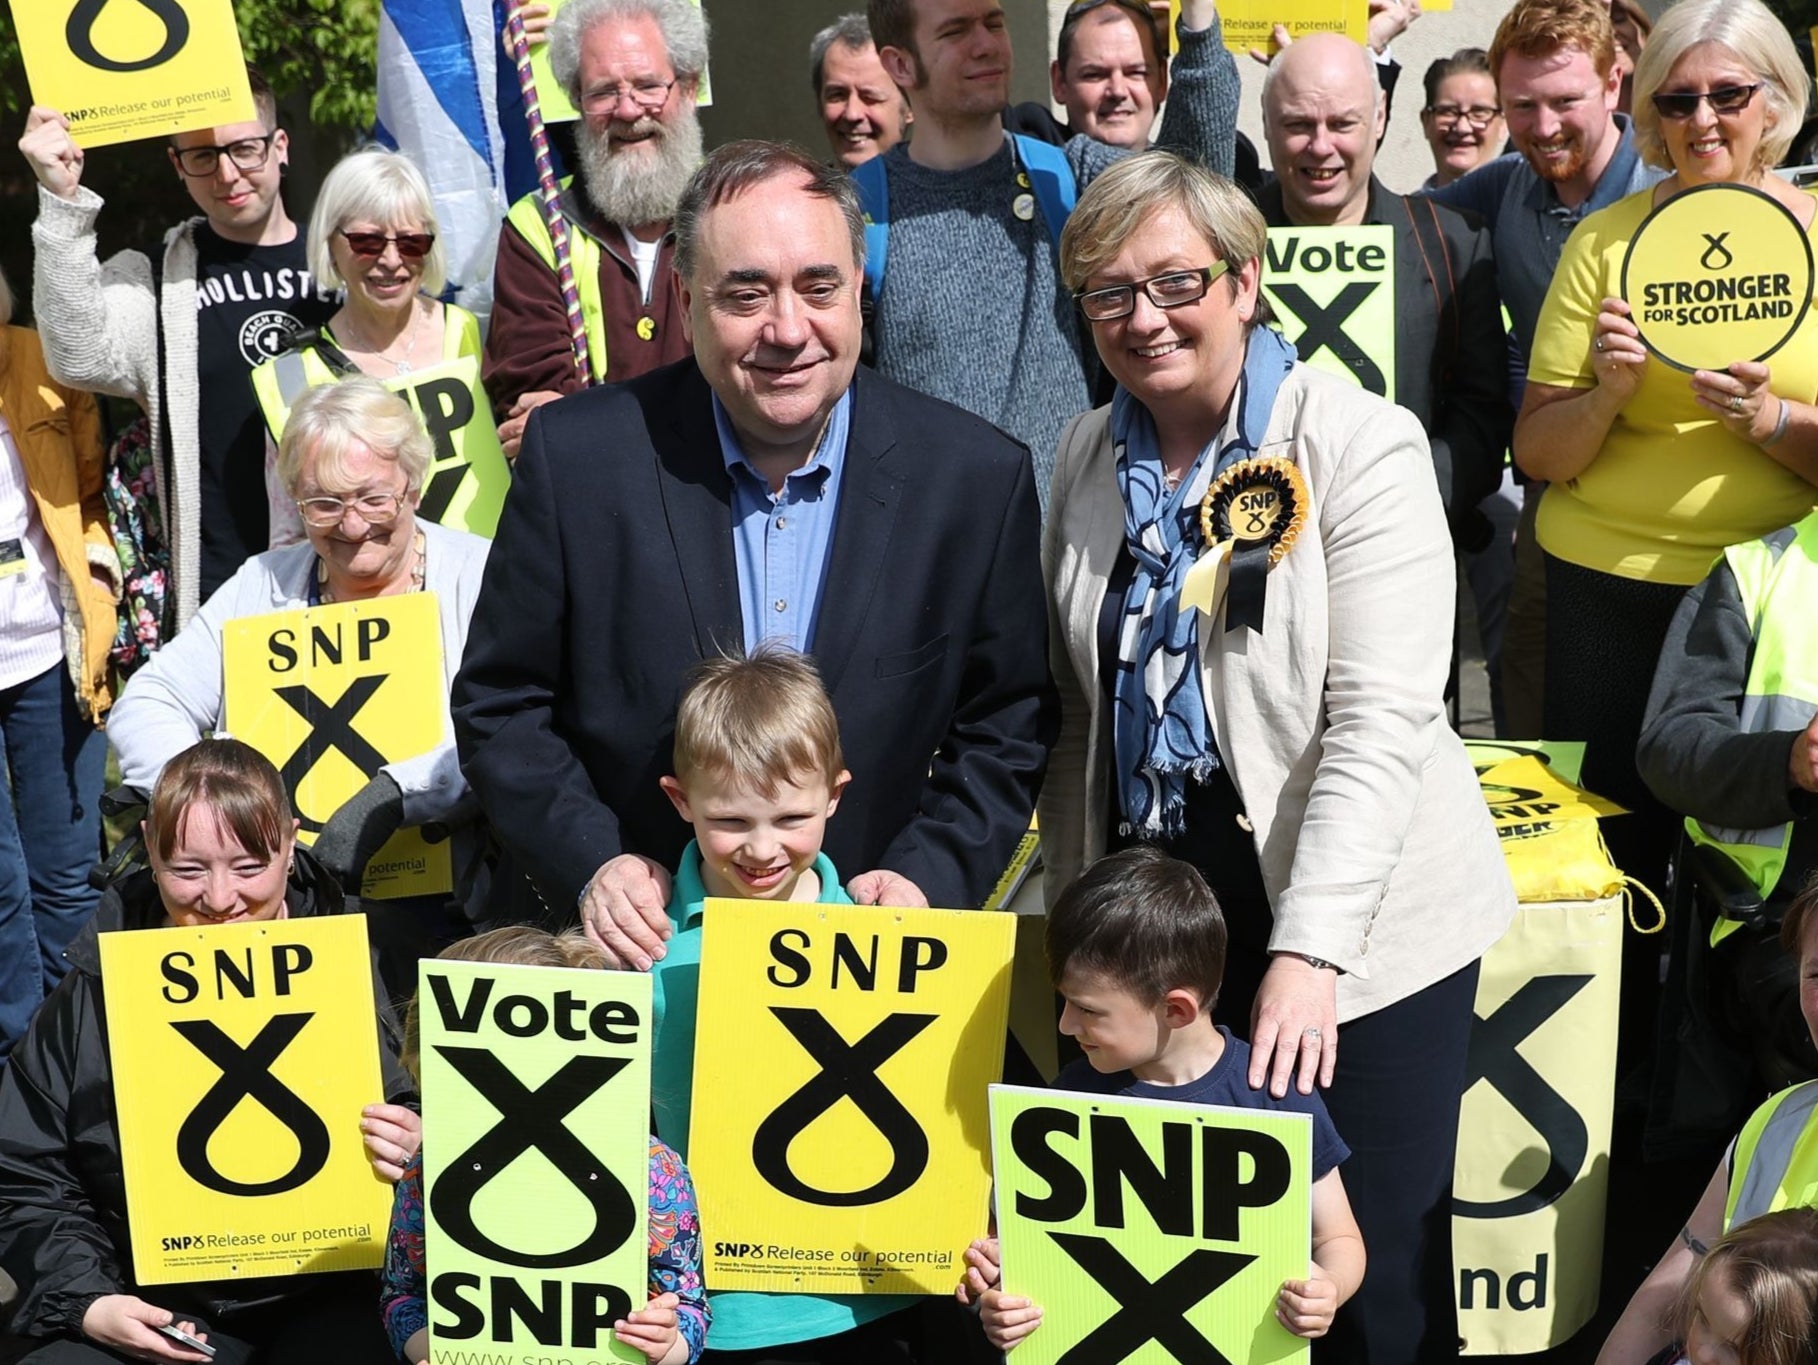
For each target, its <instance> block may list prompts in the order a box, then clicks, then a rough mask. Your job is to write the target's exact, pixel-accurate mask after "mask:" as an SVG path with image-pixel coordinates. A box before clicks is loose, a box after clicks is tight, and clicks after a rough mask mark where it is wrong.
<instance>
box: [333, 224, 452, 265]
mask: <svg viewBox="0 0 1818 1365" xmlns="http://www.w3.org/2000/svg"><path fill="white" fill-rule="evenodd" d="M340 232H341V237H342V239H343V240H344V241H345V242H346V243H347V249H348V250H349V251H351V252H353V254H354V255H356V256H362V257H378V256H383V255H384V254H385V247H386V244H387V243H390V244H391V245H392V246H395V247H397V249H398V255H399V256H401V257H403V258H404V259H405V260H407V261H420V260H422V259H423V258H424V257H425V256H427V255H428V254H429V249H430V248H431V247H432V246H434V245H435V244H436V235H435V233H433V232H399V233H395V234H392V235H390V236H388V235H386V234H385V233H383V232H349V231H347V230H346V229H345V228H342V229H340Z"/></svg>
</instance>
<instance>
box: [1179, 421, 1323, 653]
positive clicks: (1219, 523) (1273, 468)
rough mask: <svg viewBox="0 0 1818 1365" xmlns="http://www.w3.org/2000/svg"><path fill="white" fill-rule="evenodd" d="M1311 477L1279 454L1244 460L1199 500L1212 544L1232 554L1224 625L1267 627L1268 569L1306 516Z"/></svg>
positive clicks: (1201, 525)
mask: <svg viewBox="0 0 1818 1365" xmlns="http://www.w3.org/2000/svg"><path fill="white" fill-rule="evenodd" d="M1308 501H1309V499H1308V494H1307V482H1306V480H1305V479H1304V478H1302V477H1301V472H1300V469H1299V468H1298V467H1297V466H1296V465H1295V463H1294V462H1293V461H1292V460H1286V459H1282V458H1281V457H1280V456H1270V457H1268V458H1266V459H1253V460H1239V461H1238V462H1237V463H1236V464H1234V465H1232V466H1231V467H1230V468H1229V469H1227V470H1225V472H1224V473H1222V474H1220V475H1219V476H1218V477H1217V478H1216V479H1214V480H1213V481H1212V486H1211V487H1210V488H1208V489H1207V490H1206V496H1205V500H1204V501H1203V502H1201V503H1200V505H1199V528H1200V531H1201V533H1202V534H1203V535H1204V537H1205V543H1206V545H1207V546H1208V547H1217V549H1218V553H1220V554H1228V555H1229V556H1230V570H1229V573H1230V581H1229V586H1228V587H1227V588H1226V590H1225V629H1226V630H1235V629H1236V628H1237V627H1239V626H1248V627H1249V628H1250V629H1251V630H1255V631H1260V630H1261V629H1262V627H1263V602H1264V598H1265V596H1266V594H1267V589H1268V579H1269V570H1270V569H1272V568H1274V567H1275V566H1276V565H1277V564H1279V563H1281V561H1282V560H1283V558H1285V557H1286V555H1287V553H1288V551H1289V550H1292V549H1293V548H1294V542H1295V540H1296V539H1298V538H1299V536H1300V530H1301V527H1302V526H1304V525H1305V524H1306V520H1307V503H1308Z"/></svg>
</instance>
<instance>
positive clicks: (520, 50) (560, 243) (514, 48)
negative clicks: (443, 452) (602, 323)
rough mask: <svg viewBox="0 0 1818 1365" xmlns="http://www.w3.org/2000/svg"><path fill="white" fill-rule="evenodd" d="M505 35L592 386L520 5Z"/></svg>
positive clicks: (567, 306)
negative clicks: (509, 44) (516, 69)
mask: <svg viewBox="0 0 1818 1365" xmlns="http://www.w3.org/2000/svg"><path fill="white" fill-rule="evenodd" d="M505 36H506V38H507V40H508V41H509V42H510V43H511V57H512V60H513V61H514V62H515V63H516V64H517V68H518V88H519V89H520V90H522V91H523V92H524V120H525V122H527V123H528V124H529V125H530V148H531V151H532V152H533V153H534V154H535V156H536V163H537V199H538V200H539V202H540V203H541V204H542V206H543V221H544V222H546V223H547V224H548V225H549V241H550V244H551V245H552V246H553V247H554V248H555V259H556V282H557V283H558V284H559V285H560V286H561V289H562V307H563V309H564V310H565V311H566V312H567V314H568V340H569V343H570V345H572V346H573V348H574V367H575V369H576V370H578V371H579V372H580V375H581V382H582V383H583V384H591V383H593V369H592V365H591V363H590V361H589V358H588V354H587V319H586V318H585V317H584V316H583V315H582V313H581V293H580V290H578V289H576V288H575V283H574V261H573V253H572V252H571V251H570V250H569V246H568V217H567V215H566V214H564V213H563V212H562V205H561V193H562V189H561V186H560V185H558V184H557V183H556V177H555V167H554V165H553V164H552V163H551V162H550V159H549V134H548V133H547V132H545V131H544V128H543V111H542V107H541V106H540V105H539V104H538V103H537V82H536V77H535V76H534V75H532V74H531V70H530V43H529V40H528V39H526V38H525V36H524V21H523V20H522V19H521V18H519V17H518V10H517V6H516V5H515V4H514V5H511V6H510V7H509V8H507V9H506V11H505Z"/></svg>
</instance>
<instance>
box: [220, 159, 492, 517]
mask: <svg viewBox="0 0 1818 1365" xmlns="http://www.w3.org/2000/svg"><path fill="white" fill-rule="evenodd" d="M309 268H310V271H311V273H312V274H314V275H315V277H316V279H317V280H318V281H320V282H321V283H322V284H323V285H325V286H326V287H328V288H331V289H344V290H346V300H345V302H343V303H342V305H341V308H340V311H339V312H337V313H336V314H335V315H334V316H333V317H332V318H330V319H329V320H328V324H327V325H326V326H325V327H322V328H320V329H319V330H317V331H313V332H305V333H303V334H302V335H301V336H299V337H296V338H294V339H293V340H292V342H291V344H290V347H289V348H288V349H287V350H285V351H284V352H282V353H281V354H279V355H278V356H276V357H274V358H273V359H271V360H268V361H266V362H265V363H264V364H262V365H260V366H259V367H258V368H257V369H255V370H254V371H253V375H252V383H253V391H254V392H255V393H256V394H257V395H258V398H259V409H260V411H261V412H262V413H264V415H265V428H266V430H265V486H266V492H267V495H268V497H269V500H270V503H271V548H272V549H274V550H275V549H278V548H281V547H282V546H285V545H295V544H297V543H298V542H299V541H301V540H302V539H303V523H302V521H301V520H300V519H299V518H298V516H297V509H296V506H295V504H294V503H293V502H292V500H291V497H290V494H289V493H288V492H286V491H285V489H284V488H283V487H282V481H281V480H280V479H279V478H278V476H277V458H278V441H279V438H281V437H282V436H283V434H284V422H285V419H286V418H288V417H289V415H290V409H291V408H292V407H293V406H295V404H296V401H297V399H298V398H300V397H301V396H302V395H303V392H304V390H306V389H311V388H314V387H316V386H317V385H318V384H332V383H334V382H335V381H336V380H337V379H341V378H343V377H344V376H346V375H350V374H369V375H371V376H372V377H373V378H374V379H377V380H378V381H380V382H381V383H384V384H387V386H388V387H392V388H396V387H397V381H398V380H399V379H400V378H401V377H403V376H405V375H410V374H413V373H415V372H417V371H419V370H426V369H429V368H430V367H431V366H435V365H440V364H442V363H443V362H444V361H449V360H457V359H460V358H461V357H463V356H468V357H471V358H472V359H473V361H474V367H475V369H474V378H475V380H476V381H477V380H478V377H479V369H478V366H479V356H480V324H479V321H478V319H476V318H475V317H474V315H473V314H472V313H470V312H468V311H467V310H466V309H465V308H462V307H459V306H458V305H456V304H452V303H446V304H445V303H440V302H438V301H437V299H436V295H437V294H439V293H441V292H442V287H443V286H444V285H445V284H447V282H448V266H447V261H446V258H445V257H444V254H443V251H442V242H441V237H440V234H439V231H438V228H437V224H436V211H435V204H434V201H433V200H432V199H431V198H430V193H429V182H428V181H426V180H425V179H424V178H423V173H422V172H421V171H419V170H418V169H417V167H416V165H415V164H414V163H413V162H412V161H411V160H410V159H409V158H408V157H405V156H403V155H401V154H400V153H398V152H388V151H386V150H384V149H383V148H379V147H368V148H365V149H362V150H360V151H357V152H352V153H350V154H349V155H347V156H345V157H342V158H341V160H340V161H339V162H337V163H336V165H335V168H334V169H333V170H331V171H330V172H329V173H328V178H327V179H326V180H324V181H323V182H322V193H321V194H320V195H319V196H318V197H317V199H316V207H315V212H314V213H312V214H310V217H309ZM472 390H473V401H474V404H475V407H476V409H477V410H478V416H479V417H480V419H481V420H483V421H484V422H485V423H488V424H490V423H491V422H492V410H491V407H490V406H489V405H488V404H487V401H486V394H485V391H484V390H482V389H481V388H479V386H478V384H477V382H476V383H475V384H474V385H473V386H472Z"/></svg>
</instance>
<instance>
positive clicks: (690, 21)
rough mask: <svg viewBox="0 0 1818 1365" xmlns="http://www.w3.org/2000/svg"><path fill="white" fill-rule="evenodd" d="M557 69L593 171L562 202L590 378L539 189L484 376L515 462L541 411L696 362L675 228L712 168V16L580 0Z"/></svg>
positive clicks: (557, 23)
mask: <svg viewBox="0 0 1818 1365" xmlns="http://www.w3.org/2000/svg"><path fill="white" fill-rule="evenodd" d="M549 65H550V69H551V70H552V71H553V72H554V73H555V78H556V80H557V82H559V83H560V85H561V86H562V89H563V90H564V91H566V92H567V95H568V98H569V100H570V102H572V103H573V104H574V106H575V108H577V109H579V110H580V111H581V119H580V121H579V122H578V123H577V124H576V125H575V142H576V149H577V158H576V159H577V160H578V161H579V163H580V176H579V178H578V179H577V180H574V181H571V182H570V183H568V184H567V185H565V186H564V188H563V191H562V196H561V207H562V212H563V214H564V216H565V217H566V218H567V220H568V227H569V239H568V240H569V250H570V258H571V261H572V264H573V268H574V281H575V288H576V291H577V293H578V294H579V298H580V306H581V314H582V317H583V319H584V320H585V322H586V325H587V349H588V360H589V370H590V373H589V374H587V375H585V376H583V375H582V374H581V373H580V372H579V371H578V370H577V369H576V368H575V363H574V351H573V346H572V340H571V331H570V327H569V321H568V310H567V308H566V306H565V305H564V302H563V297H562V288H561V285H560V283H559V282H558V280H557V275H556V264H555V248H554V247H553V246H552V245H551V243H550V237H549V229H548V226H547V224H546V223H545V220H544V218H543V209H542V205H541V203H540V201H539V198H538V196H537V195H536V194H529V195H526V196H525V197H524V198H522V199H520V200H519V201H518V202H517V203H516V204H514V205H513V206H512V209H511V213H510V215H509V217H508V218H507V219H506V223H505V227H504V228H503V229H502V230H501V232H500V234H499V254H498V258H497V261H496V263H495V264H494V267H493V312H492V323H491V327H490V330H489V331H488V333H487V338H486V358H485V365H484V369H483V378H484V381H485V384H486V392H487V395H488V396H489V397H490V398H491V399H492V407H493V411H494V412H497V413H500V414H502V417H503V420H502V421H501V423H500V426H499V439H500V440H501V441H502V442H504V445H505V452H506V454H507V455H511V456H515V455H516V454H517V449H518V443H519V442H520V441H521V440H522V439H523V435H524V424H525V422H526V421H528V420H529V417H530V413H531V410H532V409H533V408H536V407H537V406H539V405H541V404H543V403H547V402H549V401H550V400H552V399H555V398H560V397H561V396H562V395H563V394H567V393H577V392H579V391H580V390H582V389H584V388H586V387H587V386H588V385H589V384H598V383H601V382H603V381H605V380H606V379H607V378H608V377H609V376H610V377H611V378H612V379H613V380H614V381H618V380H624V379H631V378H634V377H636V376H637V375H640V374H643V373H645V372H646V371H648V370H653V369H655V368H657V367H658V366H659V365H667V364H669V363H670V362H671V361H675V360H680V359H683V358H684V357H686V356H687V355H689V354H690V348H689V345H688V341H687V338H686V337H685V336H684V335H683V332H682V305H681V298H680V295H679V293H678V292H677V286H676V281H675V272H674V271H673V270H672V269H671V268H670V267H671V260H672V258H673V255H674V241H673V239H672V237H671V235H670V230H669V229H670V219H671V218H672V217H673V216H674V213H675V206H676V203H677V201H678V200H680V198H681V195H682V189H683V187H684V186H686V185H687V183H688V180H689V177H690V176H692V175H693V174H694V171H695V168H696V167H697V166H698V165H700V162H701V125H700V120H699V118H698V117H697V115H696V113H695V96H696V93H697V91H698V89H699V86H700V79H701V73H702V72H703V71H704V70H705V69H706V66H707V21H706V18H705V16H704V15H703V13H702V11H701V10H700V9H699V8H697V7H696V6H695V5H693V4H691V3H690V0H569V3H568V4H566V5H564V6H563V7H562V9H561V10H560V12H559V13H558V14H557V15H556V17H555V20H554V21H553V22H552V23H551V24H550V26H549Z"/></svg>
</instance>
